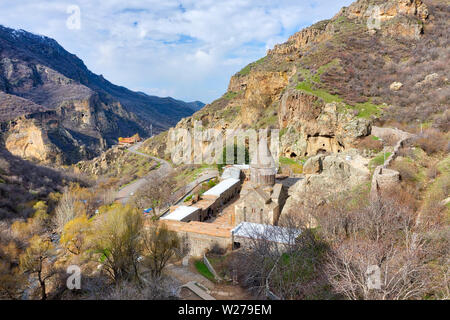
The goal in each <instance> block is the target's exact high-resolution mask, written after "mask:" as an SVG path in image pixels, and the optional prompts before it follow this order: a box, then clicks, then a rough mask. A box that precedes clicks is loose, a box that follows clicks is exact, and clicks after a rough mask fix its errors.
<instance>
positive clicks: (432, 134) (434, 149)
mask: <svg viewBox="0 0 450 320" xmlns="http://www.w3.org/2000/svg"><path fill="white" fill-rule="evenodd" d="M414 144H415V145H416V146H418V147H420V148H421V149H423V150H424V151H425V152H426V153H427V154H429V155H430V154H434V153H438V152H447V151H448V139H447V138H446V135H445V134H444V133H442V132H441V131H439V130H437V129H434V128H430V129H426V130H425V131H424V132H423V133H422V134H420V135H419V136H418V137H417V138H416V139H414Z"/></svg>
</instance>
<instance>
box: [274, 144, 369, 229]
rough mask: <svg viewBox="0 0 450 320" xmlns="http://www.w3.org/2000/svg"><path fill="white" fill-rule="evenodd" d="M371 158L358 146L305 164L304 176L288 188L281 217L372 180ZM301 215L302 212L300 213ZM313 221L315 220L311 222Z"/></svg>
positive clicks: (313, 159) (314, 205)
mask: <svg viewBox="0 0 450 320" xmlns="http://www.w3.org/2000/svg"><path fill="white" fill-rule="evenodd" d="M368 164H369V159H367V158H364V157H362V156H361V155H360V154H359V152H358V151H357V150H355V149H351V150H348V151H346V152H344V153H341V154H333V155H318V156H315V157H312V158H310V159H308V161H307V162H306V163H305V166H304V170H305V172H304V173H305V178H304V179H301V180H299V181H298V182H297V183H296V184H295V185H293V186H292V187H291V188H290V189H289V198H288V199H287V201H286V204H285V206H284V208H283V212H282V216H283V215H287V214H288V213H289V212H293V211H301V209H300V208H305V207H309V208H315V207H317V206H319V205H321V204H323V203H325V202H326V201H327V200H328V198H329V197H330V196H332V195H334V194H338V193H340V192H345V191H351V190H352V189H353V188H355V187H361V186H362V185H364V184H365V183H368V182H369V181H370V171H369V169H368ZM299 213H300V214H301V212H299ZM312 224H313V223H312Z"/></svg>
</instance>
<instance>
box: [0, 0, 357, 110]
mask: <svg viewBox="0 0 450 320" xmlns="http://www.w3.org/2000/svg"><path fill="white" fill-rule="evenodd" d="M351 2H352V1H351V0H342V1H336V0H303V1H301V2H300V1H298V0H280V1H272V0H182V1H179V0H167V1H157V0H146V1H143V0H127V1H124V0H108V1H102V0H66V1H61V0H40V1H39V2H36V1H34V0H20V1H16V2H11V1H2V2H1V3H0V21H1V23H2V24H5V25H6V26H9V27H13V28H23V29H25V30H28V31H31V32H35V33H40V34H45V35H47V36H50V37H52V38H55V39H56V40H57V41H58V42H59V43H60V44H61V45H62V46H63V47H65V48H66V49H67V50H68V51H70V52H72V53H74V54H76V55H77V56H79V57H80V58H81V59H83V60H84V62H85V63H86V65H87V66H88V67H89V68H90V69H91V70H92V71H93V72H95V73H99V74H103V75H104V76H105V77H106V78H107V79H108V80H110V81H112V82H113V83H116V84H119V85H123V86H126V87H129V88H143V89H142V90H141V91H145V92H147V93H150V94H155V95H171V96H174V97H176V98H178V99H184V100H203V101H204V102H210V101H212V100H213V99H215V98H217V97H219V96H220V95H221V94H222V93H223V92H224V91H225V90H226V87H227V85H228V81H229V78H230V76H231V75H232V74H234V73H235V72H237V71H239V69H241V68H242V67H244V66H245V65H246V64H247V63H250V62H252V61H254V60H256V59H258V58H260V57H262V56H264V55H265V52H266V50H267V49H269V48H272V47H273V46H274V45H275V44H276V43H280V42H283V41H285V40H286V39H287V38H288V37H289V36H290V35H291V34H293V33H294V32H296V31H298V30H300V29H301V28H302V27H305V26H307V25H309V24H311V23H313V22H316V21H318V20H321V19H325V18H330V17H332V16H333V15H334V14H335V13H336V12H337V11H338V10H339V9H340V7H342V6H344V5H348V4H350V3H351ZM69 5H78V6H79V7H80V9H81V19H82V20H81V22H82V23H81V26H82V28H81V30H69V29H67V28H66V20H67V18H68V14H67V12H66V9H67V7H68V6H69Z"/></svg>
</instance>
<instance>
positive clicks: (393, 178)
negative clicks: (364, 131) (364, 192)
mask: <svg viewBox="0 0 450 320" xmlns="http://www.w3.org/2000/svg"><path fill="white" fill-rule="evenodd" d="M372 134H373V135H375V136H377V137H380V138H381V139H386V137H388V136H390V137H395V138H397V139H398V141H397V143H396V144H395V146H394V151H393V152H392V154H391V155H390V156H389V157H388V158H387V159H386V161H385V162H384V163H383V164H382V165H380V166H378V167H376V168H375V172H374V173H373V177H372V186H371V190H370V195H371V197H372V199H374V198H377V197H378V196H379V192H380V191H381V190H386V189H389V188H392V187H394V186H396V185H397V184H399V183H400V173H399V172H398V171H396V170H392V169H387V168H388V167H389V166H390V165H391V163H392V161H394V160H395V158H397V156H398V153H399V151H400V149H401V148H402V147H403V145H404V144H405V143H406V142H407V141H408V140H410V139H412V138H413V137H414V135H413V134H410V133H408V132H405V131H402V130H399V129H397V128H379V127H373V128H372Z"/></svg>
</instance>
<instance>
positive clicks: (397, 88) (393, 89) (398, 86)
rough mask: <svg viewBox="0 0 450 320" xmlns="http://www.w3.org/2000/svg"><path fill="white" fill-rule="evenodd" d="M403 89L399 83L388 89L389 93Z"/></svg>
mask: <svg viewBox="0 0 450 320" xmlns="http://www.w3.org/2000/svg"><path fill="white" fill-rule="evenodd" d="M402 87H403V83H401V82H393V83H392V84H391V85H390V86H389V89H391V91H398V90H400V89H401V88H402Z"/></svg>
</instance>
